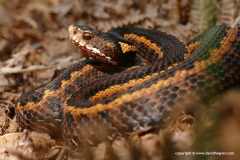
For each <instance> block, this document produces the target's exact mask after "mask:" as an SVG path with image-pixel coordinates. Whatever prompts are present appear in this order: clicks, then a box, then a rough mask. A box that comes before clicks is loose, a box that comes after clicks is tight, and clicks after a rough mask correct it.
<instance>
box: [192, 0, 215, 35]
mask: <svg viewBox="0 0 240 160" xmlns="http://www.w3.org/2000/svg"><path fill="white" fill-rule="evenodd" d="M217 6H218V3H217V1H216V0H194V1H193V4H192V11H191V14H190V22H191V23H193V24H194V26H196V27H197V28H198V31H199V32H203V31H204V30H206V29H208V28H209V27H211V26H214V25H215V24H216V20H217Z"/></svg>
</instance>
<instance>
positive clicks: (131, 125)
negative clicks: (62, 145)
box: [16, 25, 240, 146]
mask: <svg viewBox="0 0 240 160" xmlns="http://www.w3.org/2000/svg"><path fill="white" fill-rule="evenodd" d="M69 35H70V39H71V40H72V42H73V43H74V44H75V45H76V46H78V47H79V48H81V49H83V50H84V51H85V52H86V53H87V54H88V55H89V56H90V57H93V58H94V59H96V60H94V59H89V60H84V61H80V62H78V63H76V64H74V65H72V66H71V67H69V68H68V69H66V70H65V71H63V72H62V73H61V74H60V75H59V76H58V77H57V78H56V79H54V80H53V81H52V82H50V83H48V84H46V85H42V86H40V87H37V88H35V89H33V90H31V91H28V92H26V93H24V94H23V95H22V96H21V97H20V98H19V100H18V103H17V106H16V113H17V119H18V122H19V124H20V125H21V126H22V127H23V128H27V129H29V130H35V131H38V132H44V133H48V134H50V135H51V136H52V137H56V136H58V135H60V134H59V133H62V135H63V137H64V139H65V140H66V141H68V142H69V143H70V144H72V145H75V146H81V145H82V144H85V143H90V144H95V143H98V142H100V141H102V140H105V139H110V140H111V139H112V138H114V137H116V136H118V135H123V134H125V133H130V132H133V131H136V130H138V129H140V128H141V127H147V126H158V125H159V124H160V122H161V121H162V120H163V118H164V116H166V115H168V113H169V112H170V111H171V110H172V108H174V107H175V106H176V105H177V103H178V102H181V100H183V99H184V98H194V99H200V100H201V99H204V98H206V97H208V96H209V95H211V96H213V95H216V94H219V93H220V92H222V91H225V90H227V89H229V88H231V87H235V86H239V84H240V63H239V62H240V30H239V29H233V28H229V27H225V26H215V27H213V28H211V29H210V30H208V31H207V32H205V33H203V34H201V35H200V36H198V37H197V38H195V39H193V40H192V41H190V42H189V43H188V44H187V45H184V44H183V43H182V42H180V41H179V40H178V39H177V38H175V37H173V36H171V35H168V34H166V33H163V32H160V31H155V30H145V29H139V28H117V29H112V30H110V31H108V32H106V33H102V32H97V31H94V30H93V29H91V28H90V27H87V26H80V25H72V26H70V27H69ZM108 63H110V64H108ZM111 64H112V65H111ZM124 64H126V65H124ZM99 132H101V133H99Z"/></svg>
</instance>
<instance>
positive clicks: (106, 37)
mask: <svg viewBox="0 0 240 160" xmlns="http://www.w3.org/2000/svg"><path fill="white" fill-rule="evenodd" d="M68 32H69V37H70V39H71V41H72V42H73V44H75V45H76V46H77V47H78V48H80V49H82V50H84V51H85V52H86V53H87V54H88V56H90V57H92V58H94V59H96V60H98V61H100V62H103V63H110V64H112V65H119V64H125V63H128V62H129V61H131V60H132V59H133V58H134V57H135V51H136V50H134V48H135V47H134V46H132V43H131V42H129V41H127V40H125V39H124V38H123V37H121V36H120V35H119V36H118V35H115V34H111V33H108V32H98V31H95V30H94V29H92V28H91V27H89V26H85V25H77V24H73V25H70V26H69V28H68ZM123 47H125V48H123ZM126 47H129V48H130V49H131V50H127V49H126Z"/></svg>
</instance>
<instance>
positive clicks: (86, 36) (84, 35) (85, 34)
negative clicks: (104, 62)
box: [83, 32, 93, 40]
mask: <svg viewBox="0 0 240 160" xmlns="http://www.w3.org/2000/svg"><path fill="white" fill-rule="evenodd" d="M92 37H93V35H92V33H90V32H84V33H83V39H85V40H90V39H92Z"/></svg>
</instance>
